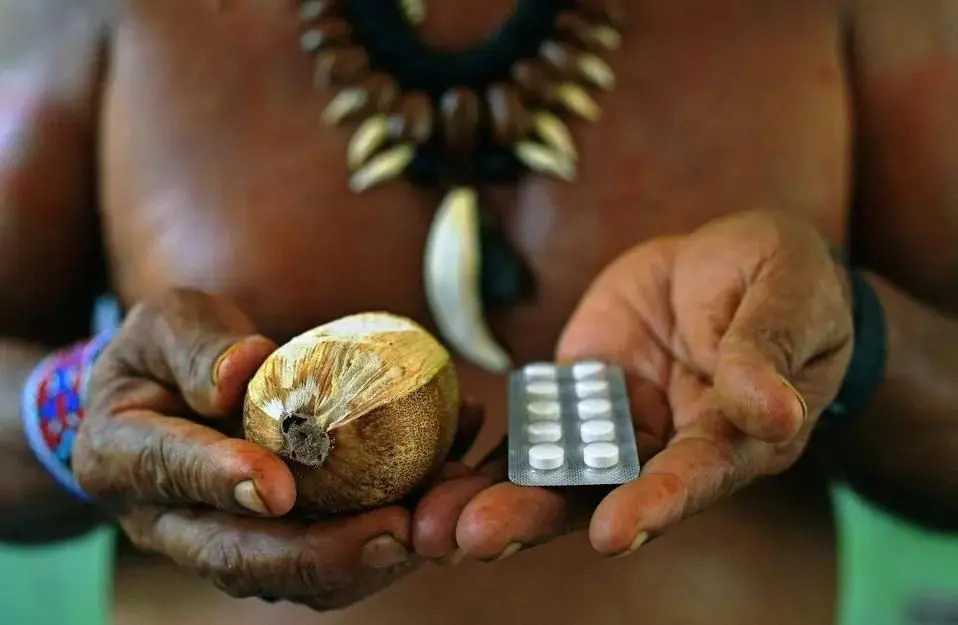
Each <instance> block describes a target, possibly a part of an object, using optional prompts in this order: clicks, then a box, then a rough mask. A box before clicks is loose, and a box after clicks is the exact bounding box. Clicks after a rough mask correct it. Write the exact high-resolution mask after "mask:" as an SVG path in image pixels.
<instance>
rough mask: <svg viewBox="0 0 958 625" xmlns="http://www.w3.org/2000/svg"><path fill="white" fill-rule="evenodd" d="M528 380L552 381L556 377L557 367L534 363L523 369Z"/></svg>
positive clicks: (549, 364) (544, 363)
mask: <svg viewBox="0 0 958 625" xmlns="http://www.w3.org/2000/svg"><path fill="white" fill-rule="evenodd" d="M522 373H523V375H525V377H526V378H532V379H546V380H551V379H553V378H555V377H556V367H555V365H554V364H552V363H548V362H533V363H530V364H528V365H526V366H525V367H523V368H522Z"/></svg>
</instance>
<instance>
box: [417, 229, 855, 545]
mask: <svg viewBox="0 0 958 625" xmlns="http://www.w3.org/2000/svg"><path fill="white" fill-rule="evenodd" d="M852 336H853V334H852V313H851V309H850V301H849V296H848V289H847V281H846V279H845V275H844V270H843V268H842V267H841V266H840V265H839V264H837V263H836V262H835V261H834V260H833V259H832V257H831V255H830V254H829V250H828V248H827V245H826V243H825V242H824V241H823V240H822V238H821V237H820V236H819V234H818V233H817V232H816V231H815V230H814V229H813V228H812V227H811V226H810V225H809V224H807V223H806V222H804V221H802V220H800V219H798V218H796V217H793V216H791V215H788V214H784V213H768V212H754V213H744V214H739V215H735V216H732V217H729V218H724V219H720V220H718V221H715V222H712V223H710V224H708V225H706V226H705V227H703V228H702V229H700V230H698V231H697V232H695V233H693V234H691V235H689V236H686V237H678V238H668V239H660V240H655V241H651V242H648V243H645V244H642V245H639V246H637V247H635V248H633V249H632V250H630V251H629V252H627V253H626V254H624V255H623V256H622V257H620V258H619V259H618V260H617V261H616V262H614V263H613V264H612V265H611V266H610V267H609V268H608V269H607V270H606V271H605V272H603V274H602V275H601V276H599V278H598V279H597V280H596V281H595V283H594V284H593V286H592V288H590V290H589V291H588V292H587V293H586V295H585V297H584V298H583V300H582V302H581V304H580V306H579V308H578V310H577V311H576V313H575V314H574V315H573V317H572V319H571V320H570V322H569V324H568V325H567V327H566V329H565V332H564V333H563V336H562V338H561V340H560V342H559V346H558V349H557V359H558V360H560V361H570V360H580V359H591V358H598V359H602V360H605V361H610V362H614V363H618V364H620V365H622V366H623V368H624V369H625V371H626V375H627V378H628V384H629V395H630V399H631V403H632V409H633V414H634V421H635V426H636V435H637V440H638V443H639V447H640V452H641V453H642V456H643V459H645V460H647V462H646V463H645V465H644V467H643V470H642V475H641V476H640V477H639V478H638V479H636V480H635V481H633V482H630V483H628V484H625V485H623V486H621V487H619V488H616V489H615V490H613V491H612V492H611V493H608V494H607V495H606V494H605V493H604V492H601V491H599V490H598V489H566V490H558V489H545V488H527V487H519V486H516V485H514V484H511V483H509V482H504V481H501V480H503V479H504V465H503V462H502V459H496V460H493V461H491V463H490V464H489V465H487V466H486V467H485V468H484V469H483V471H484V472H485V474H486V476H487V478H486V479H488V482H489V484H492V483H493V482H494V481H496V480H498V481H499V482H498V483H495V485H491V486H489V487H488V488H486V489H485V490H483V491H482V492H480V493H479V494H478V495H477V496H475V498H473V499H472V500H471V501H470V503H469V504H468V505H467V506H466V507H465V509H464V510H463V512H462V514H461V516H460V519H459V522H458V526H457V530H456V534H455V536H454V537H453V536H451V535H450V536H449V537H448V541H449V542H450V543H454V544H456V545H458V548H459V549H460V550H461V551H462V552H465V554H467V555H471V556H474V557H478V558H482V559H489V558H497V557H501V556H503V555H510V554H512V553H514V552H515V551H517V550H518V549H520V548H522V547H528V546H531V545H535V544H538V543H541V542H543V541H545V540H548V539H549V538H551V537H554V536H556V535H558V534H562V533H564V532H567V531H571V530H573V529H576V528H577V527H584V526H585V525H586V524H587V523H590V521H589V517H590V515H591V523H590V539H591V542H592V545H593V546H594V547H595V549H596V550H598V551H599V552H600V553H603V554H607V555H617V554H622V553H626V552H629V551H631V550H633V549H635V548H637V547H638V546H639V545H641V544H642V543H643V542H644V541H645V540H647V539H648V538H649V537H651V536H655V535H658V534H660V533H662V532H664V531H666V530H667V529H668V528H669V527H671V526H673V525H674V524H676V523H678V522H679V521H681V520H682V519H684V518H686V517H688V516H690V515H693V514H696V513H698V512H700V511H701V510H703V509H705V508H707V507H708V506H710V505H712V504H714V503H715V502H716V501H718V500H719V499H721V498H723V497H726V496H728V495H730V494H731V493H733V492H735V491H737V490H738V489H740V488H742V487H744V486H746V485H748V484H749V483H751V482H752V481H753V480H755V479H757V478H759V477H761V476H766V475H771V474H775V473H778V472H781V471H783V470H785V469H786V468H788V467H789V466H791V465H792V464H793V463H794V462H795V461H796V460H797V459H798V457H799V456H800V454H801V452H802V450H803V449H804V447H805V445H806V443H807V441H808V439H809V436H810V434H811V432H812V430H813V428H814V427H815V423H816V420H817V418H818V416H819V415H820V413H821V411H822V410H823V409H824V408H825V407H826V406H827V405H828V403H829V402H830V401H831V400H832V399H833V398H834V397H835V395H836V394H837V392H838V390H839V388H840V385H841V383H842V380H843V378H844V375H845V371H846V369H847V367H848V363H849V360H850V358H851V351H852ZM469 479H472V480H476V479H477V478H476V477H472V478H469ZM464 487H465V486H460V485H457V483H456V481H452V482H448V483H446V484H444V485H442V486H441V489H447V490H449V491H453V490H455V489H458V488H464ZM439 494H441V491H440V490H438V489H437V491H434V492H433V493H432V494H431V495H430V496H436V495H439ZM603 496H604V498H601V497H603ZM600 498H601V501H600ZM428 503H429V502H428V501H424V502H423V504H422V505H421V506H420V509H421V510H427V509H428V508H426V506H427V505H428ZM597 503H598V506H597V507H596V504H597ZM593 511H594V514H593ZM418 520H419V519H418V517H417V522H418ZM417 528H418V524H417V526H416V528H414V530H415V529H417ZM414 536H415V534H414Z"/></svg>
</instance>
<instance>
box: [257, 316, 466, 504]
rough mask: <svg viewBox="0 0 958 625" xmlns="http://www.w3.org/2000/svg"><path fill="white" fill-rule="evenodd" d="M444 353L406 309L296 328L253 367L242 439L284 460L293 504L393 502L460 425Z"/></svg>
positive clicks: (424, 473) (432, 466)
mask: <svg viewBox="0 0 958 625" xmlns="http://www.w3.org/2000/svg"><path fill="white" fill-rule="evenodd" d="M458 414H459V382H458V378H457V377H456V372H455V368H454V366H453V363H452V360H451V359H450V356H449V352H447V351H446V349H445V348H444V347H443V346H442V345H441V344H440V343H439V341H437V340H436V339H435V338H434V337H433V336H432V335H431V334H429V332H427V331H426V330H425V329H423V328H422V327H421V326H419V325H418V324H416V323H415V322H413V321H411V320H409V319H406V318H404V317H398V316H395V315H390V314H387V313H365V314H360V315H353V316H349V317H344V318H342V319H339V320H337V321H333V322H331V323H328V324H325V325H322V326H319V327H318V328H315V329H313V330H310V331H309V332H306V333H304V334H301V335H300V336H298V337H296V338H294V339H293V340H291V341H290V342H289V343H287V344H286V345H283V346H282V347H280V348H279V349H278V350H276V351H275V352H274V353H273V354H272V355H270V357H269V358H267V359H266V361H265V362H264V363H263V365H262V367H260V369H259V371H257V372H256V375H255V376H253V379H252V381H251V382H250V384H249V389H248V391H247V394H246V403H245V405H244V408H243V429H244V432H245V436H246V438H247V440H250V441H252V442H254V443H256V444H258V445H261V446H263V447H265V448H267V449H269V450H271V451H273V452H275V453H276V454H278V455H279V456H280V457H282V458H283V459H285V460H286V461H287V463H288V464H289V466H290V467H291V468H292V470H293V475H294V476H295V477H296V486H297V491H298V497H297V508H299V509H301V510H302V511H304V512H308V513H321V514H336V513H342V512H354V511H358V510H364V509H369V508H373V507H377V506H382V505H387V504H390V503H394V502H396V501H398V500H400V499H402V498H403V497H405V496H406V495H408V494H410V493H411V492H413V491H414V490H416V489H417V488H418V487H420V486H422V485H423V484H424V483H425V482H426V481H427V480H428V479H429V478H430V477H431V476H432V475H433V474H434V473H435V472H436V471H437V470H438V469H439V468H440V467H441V465H442V463H443V461H444V460H445V458H446V455H447V454H448V453H449V449H450V447H451V446H452V441H453V438H454V437H455V434H456V428H457V426H458Z"/></svg>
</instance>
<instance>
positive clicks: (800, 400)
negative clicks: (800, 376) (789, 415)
mask: <svg viewBox="0 0 958 625" xmlns="http://www.w3.org/2000/svg"><path fill="white" fill-rule="evenodd" d="M778 379H779V380H781V381H782V384H784V385H785V386H787V387H788V390H790V391H792V393H794V394H795V397H796V398H797V399H798V403H799V404H800V405H801V407H802V423H805V422H806V421H807V420H808V404H807V403H805V398H804V397H802V394H801V393H799V392H798V389H797V388H795V386H794V385H793V384H792V383H791V382H789V381H788V380H787V379H786V378H785V376H783V375H779V376H778Z"/></svg>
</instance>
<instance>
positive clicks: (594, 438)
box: [579, 419, 615, 443]
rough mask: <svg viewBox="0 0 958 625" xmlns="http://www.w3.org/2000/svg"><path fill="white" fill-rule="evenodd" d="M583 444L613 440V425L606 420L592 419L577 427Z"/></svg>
mask: <svg viewBox="0 0 958 625" xmlns="http://www.w3.org/2000/svg"><path fill="white" fill-rule="evenodd" d="M579 434H580V435H581V436H582V442H583V443H595V442H598V441H614V440H615V424H614V423H612V422H611V421H609V420H608V419H592V420H591V421H586V422H584V423H583V424H582V425H580V426H579Z"/></svg>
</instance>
